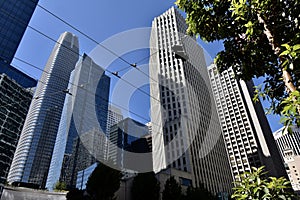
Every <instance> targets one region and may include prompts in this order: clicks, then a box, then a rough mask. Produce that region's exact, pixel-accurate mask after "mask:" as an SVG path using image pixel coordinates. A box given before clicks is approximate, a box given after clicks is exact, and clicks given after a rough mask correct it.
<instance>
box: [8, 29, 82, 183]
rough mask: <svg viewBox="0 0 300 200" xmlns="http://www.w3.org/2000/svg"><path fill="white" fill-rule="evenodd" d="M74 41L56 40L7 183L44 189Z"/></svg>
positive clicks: (73, 56) (73, 55) (73, 59)
mask: <svg viewBox="0 0 300 200" xmlns="http://www.w3.org/2000/svg"><path fill="white" fill-rule="evenodd" d="M78 46H79V44H78V38H77V37H76V36H75V35H74V34H72V33H68V32H65V33H63V34H62V35H61V36H60V38H59V39H58V41H57V43H56V45H55V46H54V49H53V50H52V53H51V55H50V57H49V59H48V62H47V64H46V66H45V69H44V72H43V74H42V77H41V79H40V81H39V83H38V86H37V89H36V92H35V97H36V98H34V99H33V100H32V102H31V105H30V108H29V112H28V115H27V117H26V120H25V124H24V127H23V130H22V133H21V136H20V140H19V142H18V145H17V149H16V153H15V155H14V159H13V162H12V165H11V168H10V171H9V175H8V182H10V183H12V182H25V183H32V184H36V185H38V186H39V187H40V188H44V187H45V183H46V179H47V174H48V170H49V165H50V161H51V157H52V152H53V148H54V144H55V139H56V135H57V131H58V126H59V123H60V117H61V113H62V109H63V105H64V100H65V96H66V93H65V91H66V89H67V87H68V82H69V78H70V74H71V72H72V70H73V69H74V67H75V64H76V62H77V60H78V58H79V50H78Z"/></svg>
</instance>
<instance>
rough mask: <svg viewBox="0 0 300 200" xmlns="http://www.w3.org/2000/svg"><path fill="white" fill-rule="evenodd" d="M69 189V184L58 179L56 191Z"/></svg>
mask: <svg viewBox="0 0 300 200" xmlns="http://www.w3.org/2000/svg"><path fill="white" fill-rule="evenodd" d="M65 190H67V184H66V183H65V182H60V181H58V182H57V183H56V184H55V186H54V191H65Z"/></svg>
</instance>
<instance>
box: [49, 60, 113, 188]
mask: <svg viewBox="0 0 300 200" xmlns="http://www.w3.org/2000/svg"><path fill="white" fill-rule="evenodd" d="M109 87H110V78H109V77H108V76H107V75H105V73H104V70H103V69H102V68H101V67H100V66H99V65H97V64H96V63H95V62H94V61H93V60H92V59H91V58H90V57H89V56H88V55H86V54H84V55H83V56H82V58H81V59H80V60H79V62H78V63H77V65H76V67H75V69H74V71H73V72H72V75H71V79H70V84H69V91H68V93H69V95H68V97H67V98H66V100H65V104H64V108H63V113H62V116H61V120H60V125H59V129H58V134H57V137H56V142H55V147H54V151H53V156H52V160H51V164H50V168H49V173H48V178H47V183H46V187H47V188H48V189H50V190H52V189H53V186H54V185H55V183H56V182H57V181H62V182H66V183H68V184H69V185H70V182H71V180H70V179H72V177H75V178H76V173H77V171H78V170H82V169H84V168H86V167H88V166H89V165H91V164H93V163H94V162H95V161H94V160H97V159H98V160H99V161H101V160H104V159H105V156H106V146H107V145H106V143H107V140H106V128H107V127H106V126H107V113H108V95H109ZM76 138H77V139H76ZM91 142H92V143H91ZM94 142H95V143H94ZM76 143H78V144H79V143H80V144H81V145H80V146H82V147H80V148H84V149H86V151H84V150H79V151H82V152H81V153H80V152H78V150H77V149H76ZM97 145H98V146H97ZM73 147H75V149H73ZM95 148H100V149H98V150H97V149H95ZM83 151H84V152H86V153H83ZM72 154H76V155H73V157H72ZM81 154H82V155H81ZM89 154H91V155H89ZM89 157H95V159H92V161H87V160H88V158H89ZM84 159H86V161H85V160H84ZM85 162H87V164H84V163H85ZM77 165H78V166H81V165H82V166H83V167H75V166H77ZM72 168H73V169H72ZM75 169H76V170H75Z"/></svg>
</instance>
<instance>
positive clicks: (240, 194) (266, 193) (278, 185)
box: [231, 167, 294, 200]
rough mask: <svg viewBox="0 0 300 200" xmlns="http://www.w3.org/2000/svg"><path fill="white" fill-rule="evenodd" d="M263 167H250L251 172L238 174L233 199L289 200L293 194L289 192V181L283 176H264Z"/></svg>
mask: <svg viewBox="0 0 300 200" xmlns="http://www.w3.org/2000/svg"><path fill="white" fill-rule="evenodd" d="M265 174H266V172H265V171H264V167H260V168H255V167H252V172H245V173H243V174H241V175H240V181H237V182H236V187H234V188H233V190H234V193H233V195H232V196H231V197H232V198H233V199H238V200H243V199H253V200H255V199H257V200H259V199H265V200H271V199H282V200H291V199H293V197H294V196H293V195H292V194H291V193H290V191H291V185H290V182H289V181H287V180H286V179H285V178H283V177H281V178H275V177H270V178H268V179H266V178H265V176H264V175H265Z"/></svg>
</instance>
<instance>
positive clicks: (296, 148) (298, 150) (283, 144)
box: [273, 126, 300, 157]
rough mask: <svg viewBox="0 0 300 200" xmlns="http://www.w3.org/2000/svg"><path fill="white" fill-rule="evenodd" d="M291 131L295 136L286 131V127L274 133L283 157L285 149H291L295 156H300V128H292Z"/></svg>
mask: <svg viewBox="0 0 300 200" xmlns="http://www.w3.org/2000/svg"><path fill="white" fill-rule="evenodd" d="M291 130H292V133H293V134H289V133H288V132H287V130H284V127H283V128H281V129H279V130H277V131H275V132H274V133H273V136H274V139H275V141H276V145H277V146H278V149H279V151H280V155H281V156H282V157H283V155H284V153H283V151H284V149H285V148H291V149H292V150H293V152H294V154H295V155H298V156H300V128H297V126H292V127H291Z"/></svg>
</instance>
